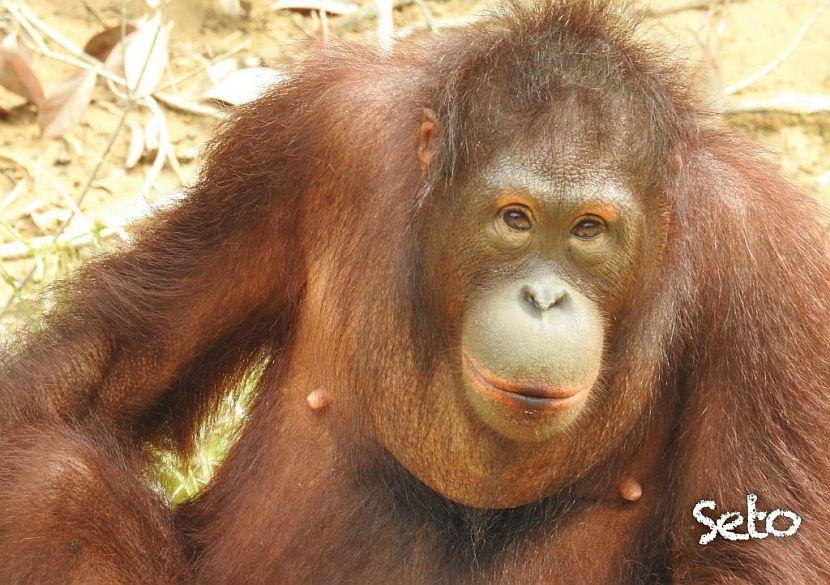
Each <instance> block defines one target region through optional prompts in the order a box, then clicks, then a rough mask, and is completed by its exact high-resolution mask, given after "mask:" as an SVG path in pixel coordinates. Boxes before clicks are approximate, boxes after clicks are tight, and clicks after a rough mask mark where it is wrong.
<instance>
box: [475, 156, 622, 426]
mask: <svg viewBox="0 0 830 585" xmlns="http://www.w3.org/2000/svg"><path fill="white" fill-rule="evenodd" d="M506 169H510V171H509V172H505V170H506ZM466 198H468V202H469V205H468V206H467V212H468V217H467V218H465V220H464V225H467V226H470V228H471V230H478V231H479V233H478V234H474V233H468V234H467V236H468V237H470V238H476V239H478V240H479V242H480V245H481V249H480V250H479V253H478V254H477V255H478V256H479V257H478V258H476V259H472V258H471V259H470V264H477V265H480V266H488V267H489V268H490V275H489V276H488V275H487V273H486V272H485V271H483V270H480V271H478V272H479V274H480V275H481V277H483V280H482V281H481V282H479V283H477V284H478V286H476V289H477V290H476V293H475V294H473V295H471V298H470V302H469V303H468V305H467V307H466V308H465V311H464V315H463V327H462V334H461V348H462V350H461V352H462V363H463V372H464V376H463V384H464V389H465V394H466V397H467V399H468V400H469V401H470V404H471V405H472V406H473V408H474V410H475V412H476V414H477V415H478V416H480V417H481V419H482V421H484V422H485V423H486V424H487V425H488V426H490V427H491V428H492V429H493V430H495V431H496V432H498V433H500V434H501V435H503V436H504V437H507V438H509V439H512V440H515V441H546V440H551V439H552V438H554V437H555V436H556V435H557V434H558V433H561V432H563V431H564V430H565V429H567V428H568V426H569V425H570V424H571V423H572V422H573V421H574V420H575V419H576V418H577V417H578V416H579V414H580V412H582V410H583V408H584V407H585V404H586V401H587V400H588V398H589V396H590V394H591V389H592V388H593V386H594V384H595V383H596V381H597V378H598V377H599V374H600V370H601V365H602V357H603V345H604V336H605V327H604V325H603V319H604V316H603V313H602V310H601V307H600V304H601V303H602V302H603V300H604V299H605V297H608V296H610V293H612V292H613V290H610V289H613V288H615V287H618V286H619V285H620V284H621V283H619V282H616V283H615V282H613V278H614V274H619V273H620V269H621V268H623V264H624V263H625V262H626V258H627V256H628V255H629V254H628V251H627V243H628V242H627V237H628V233H627V232H626V229H627V226H626V221H628V218H627V217H623V213H624V212H627V211H630V208H631V207H632V205H633V201H632V199H631V197H630V196H629V195H628V194H627V193H626V192H625V191H623V190H621V189H619V188H616V187H614V186H613V185H612V184H609V183H604V184H603V183H598V184H597V183H588V184H587V185H579V184H573V185H569V186H567V187H565V188H563V187H561V186H557V185H556V184H554V183H553V182H551V181H548V180H545V178H544V177H542V176H539V175H538V174H537V173H535V172H534V171H533V170H532V169H530V168H527V166H526V165H522V164H521V162H519V161H514V160H505V161H502V162H499V163H497V169H496V170H494V171H491V172H489V173H486V174H485V175H484V176H483V180H481V181H476V182H474V183H473V185H471V186H470V188H469V189H468V193H467V194H466ZM626 215H627V214H626ZM612 269H613V270H612Z"/></svg>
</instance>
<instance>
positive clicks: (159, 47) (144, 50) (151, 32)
mask: <svg viewBox="0 0 830 585" xmlns="http://www.w3.org/2000/svg"><path fill="white" fill-rule="evenodd" d="M159 26H161V27H162V28H161V29H160V30H159V31H158V36H156V30H157V29H158V27H159ZM170 28H171V25H169V24H165V25H162V24H161V15H156V16H154V17H153V18H150V19H148V20H140V21H138V22H137V24H136V28H135V31H134V32H132V33H130V34H129V35H127V37H126V38H125V39H124V41H123V42H124V49H122V48H121V42H118V43H116V45H115V46H114V47H113V48H112V50H111V51H110V52H109V55H108V56H107V58H106V60H105V66H106V69H107V71H110V72H112V73H115V74H116V75H122V76H123V77H124V79H126V80H127V84H128V85H129V86H130V87H131V88H132V89H133V92H134V93H135V94H136V95H138V96H145V95H150V94H151V93H153V90H155V88H156V87H157V86H158V84H159V82H160V81H161V78H162V76H163V75H164V70H165V69H166V68H167V60H168V46H169V41H170ZM154 38H155V44H154V43H153V39H154ZM151 48H152V51H151ZM139 80H140V83H139Z"/></svg>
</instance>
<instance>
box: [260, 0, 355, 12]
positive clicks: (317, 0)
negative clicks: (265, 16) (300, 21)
mask: <svg viewBox="0 0 830 585" xmlns="http://www.w3.org/2000/svg"><path fill="white" fill-rule="evenodd" d="M271 10H316V11H324V12H327V13H329V14H339V15H343V14H349V13H350V12H354V11H355V10H357V6H356V5H355V4H352V3H351V2H338V1H337V0H277V1H276V2H274V3H273V4H272V5H271Z"/></svg>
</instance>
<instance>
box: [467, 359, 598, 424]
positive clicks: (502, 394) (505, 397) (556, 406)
mask: <svg viewBox="0 0 830 585" xmlns="http://www.w3.org/2000/svg"><path fill="white" fill-rule="evenodd" d="M463 363H464V371H465V373H466V375H467V377H468V378H469V379H470V381H471V382H472V383H473V386H474V387H475V388H476V389H477V390H478V391H479V393H480V394H481V395H482V396H484V397H485V398H486V399H488V400H490V401H492V402H495V403H497V404H499V405H501V406H502V407H504V408H507V409H510V410H522V411H528V410H531V411H541V412H554V411H560V410H565V409H567V408H570V407H573V406H576V405H578V404H580V403H581V402H582V401H583V400H585V398H586V397H587V396H588V392H589V390H590V389H591V386H592V385H593V383H587V384H583V385H580V386H578V387H576V388H573V387H561V386H558V387H557V386H545V385H538V384H516V383H513V382H509V381H507V380H503V379H501V378H498V377H497V376H494V375H493V374H491V373H490V372H487V371H486V370H485V369H483V368H482V367H481V366H480V365H479V364H478V363H477V362H476V361H475V360H474V359H473V358H472V357H470V355H469V354H467V353H466V352H464V353H463Z"/></svg>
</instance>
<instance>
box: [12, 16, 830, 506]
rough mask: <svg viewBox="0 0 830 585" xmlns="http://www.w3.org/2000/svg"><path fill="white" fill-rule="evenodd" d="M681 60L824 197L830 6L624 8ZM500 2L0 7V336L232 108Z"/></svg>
mask: <svg viewBox="0 0 830 585" xmlns="http://www.w3.org/2000/svg"><path fill="white" fill-rule="evenodd" d="M630 4H631V6H632V10H633V11H634V12H637V13H639V14H640V15H641V16H642V17H643V18H644V20H645V25H644V27H643V28H642V31H641V34H643V35H645V36H654V37H657V38H658V39H659V40H660V41H661V42H663V43H664V44H665V45H666V46H668V47H670V48H671V49H672V51H673V52H674V53H675V54H676V55H677V58H678V59H680V60H685V61H688V63H689V66H690V69H691V70H692V74H693V75H694V76H695V77H696V78H697V81H698V83H699V84H700V87H701V91H702V93H703V94H704V96H705V99H706V102H707V103H708V104H710V107H711V108H712V109H714V110H716V111H718V112H721V116H722V120H723V123H724V124H725V125H727V126H729V127H731V128H733V129H735V130H736V131H738V132H740V133H742V134H746V135H749V136H752V137H754V138H755V139H756V140H757V141H758V142H760V143H761V144H762V145H764V146H766V147H767V148H768V152H769V154H768V155H769V156H770V157H771V158H772V159H774V160H776V161H778V162H779V164H780V165H781V166H782V168H783V170H784V173H785V174H786V175H787V176H789V177H790V178H791V179H792V180H794V181H797V182H799V183H800V184H802V185H803V186H804V187H805V188H806V189H807V190H808V191H809V192H810V193H811V194H813V195H814V196H815V197H817V198H819V199H820V200H821V201H823V202H826V203H828V204H830V9H828V4H830V0H788V1H786V2H782V1H780V0H651V1H641V2H633V3H630ZM495 6H497V3H496V2H495V0H489V1H488V2H482V1H479V0H376V1H373V0H167V1H165V0H0V38H2V43H0V338H2V339H4V340H6V341H7V342H11V343H13V338H12V337H11V335H10V333H11V332H12V331H13V329H14V328H15V327H16V326H18V325H21V324H25V323H27V322H36V321H37V319H38V314H39V313H40V311H41V310H42V309H43V306H44V304H45V303H48V300H49V297H48V284H49V283H50V282H53V281H54V280H55V279H58V278H61V277H63V276H66V275H67V274H70V273H71V271H72V269H73V267H74V266H77V264H78V262H79V261H80V260H81V259H83V258H84V257H87V256H89V255H91V254H95V253H99V252H100V251H101V250H106V249H107V247H108V246H112V245H113V244H114V243H116V242H118V241H129V237H130V224H131V223H134V222H136V221H141V220H142V219H145V218H147V217H149V216H151V215H152V213H153V210H154V208H156V207H157V206H160V205H166V204H171V203H172V202H174V201H175V199H176V197H177V194H178V193H179V192H180V191H181V189H182V187H183V186H184V185H187V184H188V183H189V182H191V181H192V179H193V177H194V174H195V173H196V172H197V171H198V168H199V158H200V157H199V154H200V147H201V146H202V144H203V143H204V141H205V140H206V139H207V138H208V137H209V136H210V134H211V131H212V129H213V128H214V127H215V125H216V124H217V123H218V122H219V121H220V120H221V119H222V118H223V117H224V116H225V115H226V113H227V112H228V111H229V110H230V109H231V108H233V107H234V106H236V105H239V104H242V103H245V102H246V101H249V100H252V99H255V98H256V97H257V96H258V95H259V94H260V93H261V92H262V91H263V90H264V88H266V87H269V86H270V85H272V84H275V83H280V82H281V81H283V80H284V79H286V77H287V76H289V75H290V74H291V72H292V71H293V70H295V68H296V67H297V66H298V65H300V64H301V63H302V61H303V59H304V58H305V57H306V56H307V55H308V54H309V53H311V52H313V51H317V50H321V49H323V50H324V49H325V47H326V45H327V44H329V43H334V42H338V41H339V40H342V39H345V40H349V41H355V42H360V43H365V44H372V45H375V46H377V47H378V48H379V49H380V50H382V51H394V47H395V45H396V43H399V42H401V40H402V39H404V38H405V37H407V36H410V35H440V34H442V30H444V29H446V28H447V27H451V26H457V25H459V24H467V23H469V24H470V26H475V20H476V17H477V15H479V14H481V13H482V11H485V10H487V9H488V8H492V7H495ZM236 390H237V391H236V392H231V393H230V394H229V396H228V399H227V403H226V405H225V408H223V409H222V411H221V412H219V413H217V414H216V416H215V417H214V418H213V419H212V420H210V421H208V423H207V424H206V425H205V427H204V428H203V429H202V431H201V435H202V436H201V439H200V448H199V449H198V451H197V454H196V456H195V457H194V458H193V459H192V460H190V461H177V460H175V458H173V457H172V455H170V454H167V453H160V454H159V457H160V461H161V464H160V466H159V478H160V482H159V485H160V488H161V489H163V490H165V491H167V492H168V493H169V494H170V495H171V497H172V498H173V499H174V500H176V501H181V500H183V499H185V498H187V497H190V496H192V495H193V494H194V493H196V492H197V491H198V489H199V488H200V486H202V485H203V484H204V483H205V482H206V481H207V479H208V478H209V477H210V473H211V470H212V469H213V468H214V466H215V465H216V463H217V462H218V461H220V460H221V458H222V456H223V454H224V453H225V451H226V449H227V446H228V445H229V444H230V443H232V440H233V432H234V430H235V429H237V428H238V426H239V423H240V422H241V421H242V420H244V416H245V408H244V407H245V398H246V393H245V387H244V385H243V387H242V388H240V389H236Z"/></svg>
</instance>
